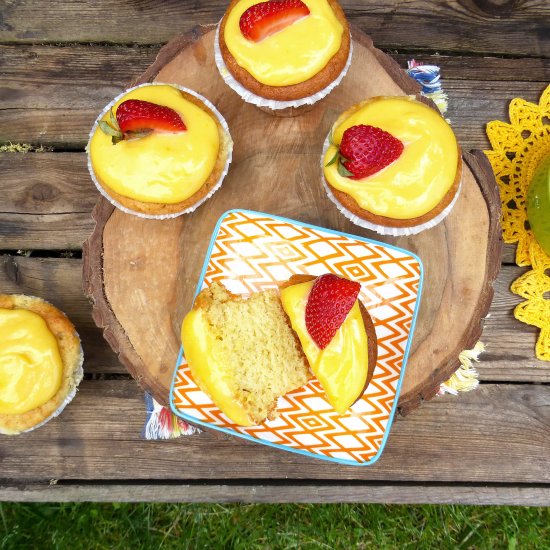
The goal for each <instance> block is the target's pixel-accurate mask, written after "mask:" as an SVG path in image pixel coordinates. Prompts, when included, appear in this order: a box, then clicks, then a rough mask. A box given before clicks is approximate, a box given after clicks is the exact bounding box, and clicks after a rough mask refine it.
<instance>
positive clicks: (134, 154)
mask: <svg viewBox="0 0 550 550" xmlns="http://www.w3.org/2000/svg"><path fill="white" fill-rule="evenodd" d="M127 99H141V100H143V101H150V102H151V103H156V104H158V105H163V106H166V107H170V108H171V109H174V110H175V111H177V112H178V113H179V114H180V116H181V117H182V118H183V121H184V123H185V126H186V127H187V131H185V132H176V133H169V132H153V133H151V134H149V135H148V136H146V137H142V138H139V139H131V140H123V141H120V142H119V143H117V144H116V145H113V144H112V142H111V137H110V136H108V135H107V134H105V133H104V132H103V131H102V130H101V129H100V128H99V127H98V128H97V129H96V131H95V132H94V135H93V136H92V139H91V141H90V145H89V153H90V158H91V162H92V167H93V170H94V173H95V175H96V177H97V178H98V179H99V180H100V182H102V183H103V184H104V185H106V186H107V187H109V188H111V189H112V190H114V191H116V192H117V193H119V194H120V195H123V196H125V197H129V198H132V199H136V200H139V201H142V202H148V203H165V204H174V203H178V202H181V201H184V200H185V199H188V198H189V197H190V196H192V195H193V194H194V193H196V192H197V191H198V190H199V189H200V188H201V187H202V185H203V184H204V183H205V181H206V180H207V179H208V177H209V176H210V174H211V173H212V170H213V169H214V166H215V164H216V160H217V158H218V152H219V148H220V138H219V133H218V127H217V124H216V121H215V120H214V119H213V118H212V116H210V115H209V114H208V113H206V112H205V111H203V110H202V109H201V108H200V107H198V106H197V105H195V104H193V103H191V102H190V101H188V100H187V99H185V98H184V97H183V96H182V94H181V92H180V91H179V90H178V89H177V88H174V87H173V86H163V85H160V86H144V87H141V88H137V89H135V90H132V91H131V92H129V93H127V94H126V95H124V96H123V97H122V98H121V99H120V100H119V101H117V103H116V104H115V105H114V107H113V111H114V112H115V113H116V109H117V108H118V106H119V105H120V104H121V103H122V102H123V101H126V100H127ZM103 120H105V121H108V120H109V113H107V114H105V116H104V117H103Z"/></svg>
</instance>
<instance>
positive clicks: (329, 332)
mask: <svg viewBox="0 0 550 550" xmlns="http://www.w3.org/2000/svg"><path fill="white" fill-rule="evenodd" d="M360 290H361V285H360V284H359V283H356V282H354V281H349V280H348V279H344V278H342V277H338V275H334V274H332V273H328V274H326V275H321V276H320V277H318V278H317V280H316V281H315V283H314V284H313V287H312V289H311V292H310V293H309V297H308V300H307V304H306V328H307V331H308V332H309V335H310V336H311V337H312V338H313V341H314V342H315V343H316V344H317V345H318V346H319V348H320V349H325V348H326V347H327V346H328V345H329V344H330V341H331V340H332V339H333V338H334V335H335V334H336V331H337V330H338V329H339V328H340V327H341V326H342V323H343V322H344V321H345V320H346V317H347V315H348V313H349V312H350V310H351V308H352V307H353V304H354V303H355V300H357V296H358V295H359V291H360Z"/></svg>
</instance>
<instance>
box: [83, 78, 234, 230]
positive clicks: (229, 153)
mask: <svg viewBox="0 0 550 550" xmlns="http://www.w3.org/2000/svg"><path fill="white" fill-rule="evenodd" d="M144 86H172V87H173V88H177V89H178V90H181V91H182V92H186V93H188V94H190V95H192V96H194V97H196V98H197V99H200V100H201V101H202V102H203V103H204V104H205V105H206V106H207V107H208V108H209V109H210V110H211V111H212V113H214V115H215V116H216V118H217V119H218V121H219V123H220V125H221V127H222V128H223V129H224V131H225V133H226V135H227V137H228V144H227V160H226V161H225V165H224V168H223V170H222V173H221V175H220V177H219V178H218V181H217V182H216V185H214V187H212V189H211V190H210V191H209V192H208V194H207V195H206V196H204V197H203V198H202V199H200V200H199V201H197V202H196V203H195V204H193V205H192V206H189V207H188V208H186V209H185V210H182V211H180V212H173V213H170V214H144V213H143V212H136V211H135V210H132V209H130V208H127V207H126V206H123V205H122V204H120V203H119V202H118V201H117V200H115V199H114V198H113V197H111V196H110V195H109V194H108V193H107V191H105V190H104V189H103V187H102V186H101V183H99V181H98V179H97V178H96V176H95V174H94V170H93V167H92V159H91V156H90V141H91V139H92V136H93V135H94V132H95V131H96V128H97V127H98V123H99V121H100V120H101V119H102V118H103V116H104V115H105V114H106V113H107V112H108V111H109V110H110V109H111V107H112V106H113V105H114V104H115V103H116V102H117V101H118V100H119V99H121V98H122V97H124V96H125V95H126V94H127V93H128V92H131V91H132V90H137V89H138V88H143V87H144ZM86 154H87V156H88V171H89V172H90V176H91V178H92V181H93V182H94V185H95V186H96V187H97V190H98V191H99V192H100V193H101V194H102V195H103V196H104V197H105V198H106V199H107V200H108V201H109V202H110V203H111V204H112V205H113V206H116V207H117V208H118V209H119V210H122V211H123V212H125V213H126V214H131V215H132V216H138V217H139V218H146V219H150V220H167V219H169V218H177V217H178V216H182V215H183V214H191V212H194V211H195V210H196V209H197V208H198V207H199V206H200V205H201V204H203V203H204V202H206V201H207V200H208V199H209V198H210V197H211V196H212V195H213V194H214V193H215V192H216V191H217V190H218V189H219V188H220V187H221V186H222V183H223V180H224V178H225V176H226V175H227V172H228V171H229V165H230V164H231V160H232V158H233V140H232V139H231V134H230V133H229V126H228V125H227V122H226V121H225V118H224V117H223V116H222V114H221V113H220V112H219V111H218V109H216V107H214V105H213V104H212V103H211V102H210V101H208V99H206V98H205V97H204V96H202V95H200V94H198V93H197V92H195V91H193V90H190V89H189V88H185V87H183V86H178V85H177V84H170V83H165V82H149V83H145V84H140V85H139V86H134V87H133V88H128V89H127V90H125V91H124V92H122V93H121V94H119V95H118V96H116V97H115V98H114V99H113V100H112V101H111V102H110V103H109V104H108V105H107V106H106V107H105V108H104V109H103V111H101V113H100V114H99V116H98V117H97V118H96V120H95V122H94V125H93V126H92V129H91V130H90V134H89V137H88V144H87V145H86Z"/></svg>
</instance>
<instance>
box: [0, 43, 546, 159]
mask: <svg viewBox="0 0 550 550" xmlns="http://www.w3.org/2000/svg"><path fill="white" fill-rule="evenodd" d="M156 53H157V48H135V47H134V48H126V47H107V46H74V47H70V48H69V47H52V46H0V72H2V75H3V79H2V85H1V86H0V100H1V103H2V106H1V107H0V142H9V141H11V142H13V143H33V144H42V145H44V146H48V147H55V148H61V149H67V148H68V149H82V148H83V147H84V146H85V144H86V142H87V139H88V132H89V130H90V128H91V126H92V123H93V121H94V119H95V117H96V116H97V113H98V112H99V111H100V110H101V109H102V108H103V107H104V106H105V105H106V104H107V103H108V102H109V101H110V100H111V99H112V97H114V96H115V95H116V94H118V93H119V92H120V91H122V90H123V89H124V88H125V87H127V86H128V85H129V84H130V83H131V82H132V81H133V80H135V78H137V76H138V75H139V74H140V72H143V71H145V69H146V68H147V66H149V65H150V64H151V63H152V62H153V60H154V58H155V56H156ZM411 57H412V55H398V56H396V59H397V61H398V62H399V63H400V65H401V66H402V67H406V63H407V60H408V59H411ZM417 57H418V56H417ZM418 59H419V60H420V61H422V62H424V63H437V64H439V65H440V66H441V67H442V75H443V83H444V87H445V89H446V91H447V92H448V94H449V103H450V111H449V113H448V116H449V117H450V118H451V120H452V121H453V124H454V126H455V128H456V131H457V135H458V137H459V140H460V141H461V143H462V145H463V147H464V149H466V150H468V149H472V148H478V149H480V148H487V147H488V142H487V139H486V137H485V131H484V124H485V122H487V121H489V120H493V119H501V120H505V119H506V118H507V108H508V102H509V100H510V99H511V98H512V97H516V96H521V97H524V98H525V99H527V100H529V101H537V100H538V97H539V95H540V93H541V92H542V90H543V89H544V87H545V85H546V84H545V82H546V81H548V80H550V63H549V62H547V61H545V60H541V59H529V58H527V59H498V58H478V57H461V56H459V57H450V56H426V55H424V56H420V57H418ZM60 67H61V68H60ZM512 77H513V78H512ZM52 98H55V103H54V104H52Z"/></svg>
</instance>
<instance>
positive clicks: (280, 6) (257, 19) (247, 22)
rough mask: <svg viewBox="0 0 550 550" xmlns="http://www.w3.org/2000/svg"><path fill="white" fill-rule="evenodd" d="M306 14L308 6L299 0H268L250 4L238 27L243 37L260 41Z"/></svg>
mask: <svg viewBox="0 0 550 550" xmlns="http://www.w3.org/2000/svg"><path fill="white" fill-rule="evenodd" d="M306 15H309V8H308V7H307V6H306V5H305V4H304V3H303V2H302V1H301V0H269V1H268V2H260V3H259V4H254V5H253V6H250V7H249V8H248V9H247V10H246V11H245V12H244V13H243V14H242V15H241V19H240V21H239V27H240V28H241V32H242V33H243V36H244V37H245V38H248V39H249V40H252V41H253V42H260V40H263V39H264V38H267V37H268V36H271V35H272V34H274V33H276V32H279V31H281V30H283V29H284V28H285V27H288V26H289V25H292V23H294V22H296V21H298V20H299V19H302V17H305V16H306Z"/></svg>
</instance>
